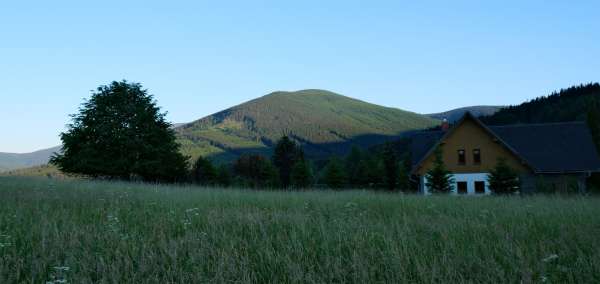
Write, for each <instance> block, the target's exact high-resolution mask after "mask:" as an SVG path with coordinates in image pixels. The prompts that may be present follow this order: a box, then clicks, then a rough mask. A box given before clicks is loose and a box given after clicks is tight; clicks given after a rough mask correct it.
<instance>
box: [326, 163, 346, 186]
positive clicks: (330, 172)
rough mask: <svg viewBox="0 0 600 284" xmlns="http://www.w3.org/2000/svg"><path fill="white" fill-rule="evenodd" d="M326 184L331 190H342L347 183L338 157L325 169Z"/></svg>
mask: <svg viewBox="0 0 600 284" xmlns="http://www.w3.org/2000/svg"><path fill="white" fill-rule="evenodd" d="M324 179H325V183H326V184H327V186H329V188H332V189H341V188H342V187H343V186H344V184H345V183H346V175H345V173H344V168H343V167H342V163H341V162H340V160H339V159H338V158H336V157H333V158H331V159H330V160H329V163H328V164H327V166H326V167H325V176H324Z"/></svg>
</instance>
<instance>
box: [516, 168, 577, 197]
mask: <svg viewBox="0 0 600 284" xmlns="http://www.w3.org/2000/svg"><path fill="white" fill-rule="evenodd" d="M586 178H587V175H586V174H585V173H576V174H538V175H532V174H524V175H521V192H522V193H535V192H542V193H543V192H545V193H584V192H585V191H586V184H585V182H586Z"/></svg>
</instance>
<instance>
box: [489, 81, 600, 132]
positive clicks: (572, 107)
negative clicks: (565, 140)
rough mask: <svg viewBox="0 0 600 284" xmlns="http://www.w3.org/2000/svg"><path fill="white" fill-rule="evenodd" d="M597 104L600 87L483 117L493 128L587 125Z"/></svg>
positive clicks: (564, 91)
mask: <svg viewBox="0 0 600 284" xmlns="http://www.w3.org/2000/svg"><path fill="white" fill-rule="evenodd" d="M593 100H600V84H598V83H591V84H587V85H579V86H574V87H570V88H567V89H561V90H560V91H558V92H553V93H552V94H550V95H548V96H542V97H539V98H536V99H533V100H531V101H528V102H525V103H522V104H520V105H516V106H509V107H506V108H503V109H501V110H500V111H498V112H496V113H494V114H493V115H489V116H484V117H481V120H482V121H483V122H484V123H486V124H490V125H502V124H516V123H546V122H568V121H583V120H585V118H586V114H587V111H588V107H589V105H590V103H591V102H592V101H593Z"/></svg>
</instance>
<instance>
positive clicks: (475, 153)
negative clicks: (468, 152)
mask: <svg viewBox="0 0 600 284" xmlns="http://www.w3.org/2000/svg"><path fill="white" fill-rule="evenodd" d="M473 163H474V164H476V165H479V164H481V150H479V149H473Z"/></svg>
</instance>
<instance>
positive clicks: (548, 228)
mask: <svg viewBox="0 0 600 284" xmlns="http://www.w3.org/2000/svg"><path fill="white" fill-rule="evenodd" d="M599 201H600V200H599V199H597V198H584V197H569V198H565V197H547V196H546V197H544V196H538V197H524V198H520V197H513V198H495V197H482V198H459V197H422V196H403V195H399V194H377V193H373V192H362V191H350V192H319V191H311V192H263V191H247V190H233V189H229V190H227V189H204V188H197V187H169V186H154V185H136V184H127V183H108V182H86V181H76V180H66V181H56V180H50V179H33V178H12V177H0V283H65V282H68V283H91V282H102V283H181V282H186V283H202V282H257V283H281V282H292V283H298V282H303V283H304V282H317V283H330V282H338V283H339V282H354V283H366V282H424V283H429V282H440V283H453V282H490V283H491V282H494V283H499V282H500V283H505V282H508V283H517V282H525V283H528V282H533V283H537V282H548V283H559V282H571V283H589V282H596V283H597V282H600V202H599Z"/></svg>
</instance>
